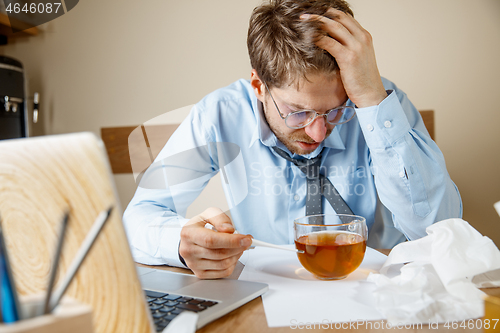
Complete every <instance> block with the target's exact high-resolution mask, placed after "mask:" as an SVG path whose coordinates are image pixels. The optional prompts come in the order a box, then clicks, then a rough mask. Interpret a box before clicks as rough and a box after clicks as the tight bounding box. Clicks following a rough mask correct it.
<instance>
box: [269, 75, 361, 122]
mask: <svg viewBox="0 0 500 333" xmlns="http://www.w3.org/2000/svg"><path fill="white" fill-rule="evenodd" d="M264 84H265V86H266V89H267V92H268V93H269V96H271V99H272V100H273V103H274V105H275V106H276V110H278V113H279V115H280V117H281V119H285V124H286V126H288V127H290V128H292V129H299V128H304V127H306V126H307V125H309V124H311V123H312V122H313V121H314V120H315V119H316V118H317V117H319V116H323V117H325V120H326V122H327V123H329V124H330V125H340V124H345V123H347V122H348V121H349V120H351V119H352V118H354V115H355V114H356V111H355V110H354V107H352V106H346V105H342V106H339V107H336V108H334V109H331V110H328V111H327V112H326V113H317V112H316V111H314V110H298V111H294V112H291V113H289V114H287V115H286V116H283V115H282V114H281V111H280V109H279V107H278V104H276V101H275V100H274V97H273V95H272V94H271V91H270V90H269V87H268V86H267V83H265V82H264Z"/></svg>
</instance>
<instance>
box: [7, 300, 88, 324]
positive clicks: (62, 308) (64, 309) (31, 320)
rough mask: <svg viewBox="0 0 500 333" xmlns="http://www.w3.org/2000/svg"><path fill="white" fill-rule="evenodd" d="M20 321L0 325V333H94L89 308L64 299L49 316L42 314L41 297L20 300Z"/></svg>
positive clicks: (42, 303)
mask: <svg viewBox="0 0 500 333" xmlns="http://www.w3.org/2000/svg"><path fill="white" fill-rule="evenodd" d="M20 302H21V304H20V308H21V309H20V310H21V313H22V318H24V319H22V320H20V321H17V322H15V323H12V324H0V333H35V332H36V333H67V332H72V333H94V329H93V325H92V309H91V307H90V306H88V305H85V304H82V303H79V302H77V301H76V300H74V299H71V298H68V297H65V298H63V299H62V300H61V303H60V304H59V306H57V308H56V309H55V310H54V312H52V313H51V314H47V315H41V314H42V313H43V306H44V302H43V297H39V296H25V297H21V299H20Z"/></svg>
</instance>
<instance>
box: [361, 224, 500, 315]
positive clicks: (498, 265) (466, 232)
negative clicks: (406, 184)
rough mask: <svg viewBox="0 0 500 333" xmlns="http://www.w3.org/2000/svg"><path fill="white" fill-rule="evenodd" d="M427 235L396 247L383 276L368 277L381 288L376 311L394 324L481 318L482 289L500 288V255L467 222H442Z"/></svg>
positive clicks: (430, 228) (491, 244) (430, 229)
mask: <svg viewBox="0 0 500 333" xmlns="http://www.w3.org/2000/svg"><path fill="white" fill-rule="evenodd" d="M426 232H427V236H425V237H423V238H421V239H417V240H414V241H410V242H405V243H400V244H398V245H397V246H395V247H394V249H392V251H391V253H390V254H389V257H388V258H387V261H386V262H385V264H384V265H383V266H382V268H381V270H380V274H373V273H372V274H370V275H369V276H368V278H367V280H368V281H371V282H373V283H375V284H376V286H377V288H376V290H375V291H374V296H375V300H376V308H377V310H378V311H379V312H380V313H382V314H383V315H384V316H385V317H386V318H387V321H388V322H390V323H392V324H410V323H423V324H433V323H438V322H450V321H462V320H466V319H472V318H479V317H482V316H483V311H484V309H483V295H484V293H483V292H482V291H481V290H479V289H478V287H494V286H500V251H499V250H498V248H497V247H496V246H495V244H494V243H493V241H492V240H491V239H489V238H488V237H485V236H483V235H481V234H480V233H479V232H478V231H477V230H475V229H474V228H473V227H472V226H471V225H470V224H469V223H467V222H466V221H464V220H462V219H448V220H444V221H441V222H437V223H435V224H433V225H431V226H429V227H428V228H427V229H426ZM475 283H476V284H475Z"/></svg>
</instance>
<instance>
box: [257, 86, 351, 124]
mask: <svg viewBox="0 0 500 333" xmlns="http://www.w3.org/2000/svg"><path fill="white" fill-rule="evenodd" d="M264 85H265V86H266V89H267V92H268V93H269V96H271V99H272V100H273V103H274V106H276V111H278V114H279V115H280V117H281V119H283V120H284V121H285V125H286V126H287V127H288V128H291V129H301V128H304V127H307V126H309V125H311V124H312V123H313V122H314V121H315V120H316V118H318V117H319V116H323V117H325V122H326V123H327V124H330V125H340V124H345V123H347V122H349V121H350V120H352V118H354V116H355V115H356V109H355V108H354V107H352V106H347V105H342V106H337V107H336V108H333V109H330V110H328V111H327V112H326V113H318V112H317V111H316V110H309V109H304V110H297V111H293V112H290V113H289V114H287V115H286V116H284V117H283V115H282V114H281V111H280V109H279V107H278V103H276V101H275V100H274V97H273V95H272V94H271V90H270V89H269V87H268V86H267V83H266V82H264ZM340 108H342V109H353V110H354V113H353V114H352V117H351V118H349V119H347V120H346V121H342V122H335V123H333V124H332V123H330V122H329V121H328V120H327V119H328V115H329V114H330V112H332V111H335V110H337V109H340ZM311 111H312V112H314V113H315V114H316V115H315V116H314V117H313V118H312V119H311V121H310V122H308V123H307V124H305V125H304V126H300V127H292V126H289V125H288V124H287V122H286V120H287V119H288V117H290V116H291V115H293V114H297V113H300V112H311Z"/></svg>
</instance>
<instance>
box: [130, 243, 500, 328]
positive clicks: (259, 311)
mask: <svg viewBox="0 0 500 333" xmlns="http://www.w3.org/2000/svg"><path fill="white" fill-rule="evenodd" d="M378 251H380V252H382V253H384V254H389V252H390V250H378ZM137 265H138V266H143V267H152V268H156V269H164V270H169V271H173V272H179V273H185V274H193V273H192V272H191V271H190V270H188V269H184V268H178V267H169V266H145V265H141V264H137ZM242 269H243V265H242V264H240V265H238V266H237V267H236V269H235V271H234V273H233V274H232V275H231V277H230V278H233V279H237V278H238V276H239V275H240V273H241V270H242ZM482 290H483V291H484V292H485V293H487V294H488V295H492V296H500V288H488V289H482ZM377 323H378V326H377ZM380 324H381V321H373V322H371V325H370V324H366V325H365V324H363V325H361V326H360V327H359V328H341V329H340V330H339V331H341V332H353V333H354V332H356V333H365V332H384V331H385V330H384V329H382V328H380ZM345 326H347V325H345ZM298 330H299V329H298V328H296V329H292V328H291V327H268V326H267V321H266V314H265V312H264V305H263V304H262V298H261V297H257V298H256V299H254V300H253V301H250V302H248V303H247V304H245V305H243V306H241V307H239V308H238V309H236V310H234V311H232V312H230V313H228V314H227V315H225V316H223V317H222V318H219V319H217V320H215V321H213V322H211V323H209V324H208V325H206V326H204V327H202V328H201V329H199V330H198V331H197V332H198V333H226V332H227V333H233V332H238V333H254V332H258V333H267V332H270V333H288V332H297V331H298ZM306 331H307V332H327V331H330V332H331V329H322V328H316V329H307V330H306ZM395 331H397V332H401V331H404V332H418V333H423V332H433V333H437V332H453V333H458V332H483V330H482V329H479V328H475V329H463V328H460V327H458V328H457V329H452V328H451V327H450V328H447V327H444V325H443V324H441V325H439V327H438V328H436V327H429V325H423V326H419V327H418V328H417V327H416V326H414V327H413V328H402V329H395Z"/></svg>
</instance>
